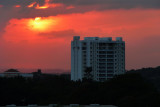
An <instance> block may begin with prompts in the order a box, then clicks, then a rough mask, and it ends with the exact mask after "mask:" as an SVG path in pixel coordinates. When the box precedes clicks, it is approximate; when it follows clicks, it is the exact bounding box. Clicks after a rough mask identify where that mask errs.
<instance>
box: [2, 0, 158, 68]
mask: <svg viewBox="0 0 160 107" xmlns="http://www.w3.org/2000/svg"><path fill="white" fill-rule="evenodd" d="M76 35H79V36H81V39H83V37H86V36H91V37H93V36H99V37H113V39H114V38H115V37H123V39H124V40H125V41H126V69H128V70H129V69H138V68H142V67H155V66H159V65H160V0H0V50H1V51H0V67H1V68H42V69H45V68H49V69H64V70H70V63H71V61H70V53H71V52H70V42H71V40H72V38H73V36H76Z"/></svg>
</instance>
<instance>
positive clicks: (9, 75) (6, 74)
mask: <svg viewBox="0 0 160 107" xmlns="http://www.w3.org/2000/svg"><path fill="white" fill-rule="evenodd" d="M0 77H7V78H14V77H24V78H33V74H32V73H21V72H19V71H18V70H16V69H9V70H7V71H5V72H4V73H1V74H0Z"/></svg>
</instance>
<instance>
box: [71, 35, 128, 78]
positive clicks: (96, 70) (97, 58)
mask: <svg viewBox="0 0 160 107" xmlns="http://www.w3.org/2000/svg"><path fill="white" fill-rule="evenodd" d="M87 68H91V70H92V72H91V75H92V79H93V80H96V81H105V80H108V79H110V78H113V76H114V75H119V74H124V73H125V42H124V41H123V40H122V38H121V37H117V38H116V40H115V41H113V40H112V38H111V37H104V38H99V37H85V38H84V40H80V36H74V37H73V41H72V42H71V80H73V81H77V80H82V79H83V78H84V77H86V72H85V70H86V69H87Z"/></svg>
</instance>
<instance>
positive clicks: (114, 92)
mask: <svg viewBox="0 0 160 107" xmlns="http://www.w3.org/2000/svg"><path fill="white" fill-rule="evenodd" d="M77 103H78V104H80V105H85V104H101V105H117V106H118V107H159V106H160V94H159V92H158V91H157V89H156V88H155V86H154V85H153V84H152V82H150V81H149V80H147V79H146V77H144V76H142V75H141V74H140V73H134V72H132V73H129V72H128V73H126V74H124V75H119V76H115V77H114V78H113V79H110V80H108V81H105V82H96V81H77V82H73V81H71V80H70V75H68V74H63V75H48V74H42V76H41V77H38V78H33V79H24V78H22V77H16V78H0V106H3V105H8V104H16V105H28V104H37V105H48V104H62V105H63V104H77Z"/></svg>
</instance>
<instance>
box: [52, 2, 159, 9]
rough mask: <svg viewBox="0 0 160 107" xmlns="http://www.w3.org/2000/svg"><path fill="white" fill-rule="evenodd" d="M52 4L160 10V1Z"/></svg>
mask: <svg viewBox="0 0 160 107" xmlns="http://www.w3.org/2000/svg"><path fill="white" fill-rule="evenodd" d="M53 2H56V3H64V4H67V5H76V6H82V5H83V6H84V5H105V9H117V8H124V9H128V8H136V7H142V8H160V5H159V4H160V0H54V1H53ZM103 8H104V7H103Z"/></svg>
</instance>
